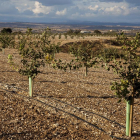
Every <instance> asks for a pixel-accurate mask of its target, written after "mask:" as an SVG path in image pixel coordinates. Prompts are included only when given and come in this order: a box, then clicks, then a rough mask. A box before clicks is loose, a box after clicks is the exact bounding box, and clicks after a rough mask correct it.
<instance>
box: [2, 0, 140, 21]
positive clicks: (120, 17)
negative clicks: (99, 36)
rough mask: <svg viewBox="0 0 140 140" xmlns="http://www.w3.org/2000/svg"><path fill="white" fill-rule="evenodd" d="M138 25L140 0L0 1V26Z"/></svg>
mask: <svg viewBox="0 0 140 140" xmlns="http://www.w3.org/2000/svg"><path fill="white" fill-rule="evenodd" d="M69 20H76V21H77V20H79V21H100V22H133V23H140V0H0V22H16V21H18V22H23V21H24V22H65V21H69Z"/></svg>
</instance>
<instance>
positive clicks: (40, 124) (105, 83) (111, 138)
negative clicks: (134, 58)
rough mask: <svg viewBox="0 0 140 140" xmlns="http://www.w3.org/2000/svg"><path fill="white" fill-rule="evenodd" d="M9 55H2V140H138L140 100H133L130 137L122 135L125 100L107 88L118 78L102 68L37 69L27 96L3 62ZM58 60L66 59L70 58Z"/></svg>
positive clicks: (64, 56)
mask: <svg viewBox="0 0 140 140" xmlns="http://www.w3.org/2000/svg"><path fill="white" fill-rule="evenodd" d="M8 54H14V57H15V60H16V61H17V63H18V62H19V58H20V57H19V56H18V53H17V52H16V50H14V49H6V50H5V55H4V54H2V52H0V68H1V69H0V139H2V140H10V139H13V140H22V139H27V140H28V139H29V140H31V139H33V140H34V139H39V140H40V139H43V140H44V139H46V140H51V139H52V140H60V139H62V140H116V139H122V140H125V139H126V140H127V139H131V140H133V139H134V140H139V139H140V102H139V101H140V99H135V104H134V119H133V136H132V138H128V137H126V136H125V120H126V119H125V118H126V104H125V102H121V103H117V101H118V99H117V98H116V97H115V96H114V95H113V93H112V91H111V90H110V83H111V82H113V81H115V80H118V77H117V75H114V74H113V73H112V72H108V71H106V70H104V69H102V68H90V69H89V72H88V76H87V77H85V76H84V69H83V68H82V69H79V70H76V71H74V70H72V71H67V72H63V71H61V70H54V69H53V68H51V67H47V66H46V67H44V68H41V73H40V74H38V76H37V77H36V79H35V80H34V93H33V97H32V98H30V97H29V95H28V79H27V77H26V76H25V77H24V76H21V75H19V74H18V72H16V71H15V70H13V69H12V68H11V67H10V66H9V64H8V63H7V56H8ZM56 57H57V58H62V59H65V60H69V59H70V58H71V57H70V56H69V55H68V54H64V53H60V54H58V55H56Z"/></svg>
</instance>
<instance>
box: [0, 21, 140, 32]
mask: <svg viewBox="0 0 140 140" xmlns="http://www.w3.org/2000/svg"><path fill="white" fill-rule="evenodd" d="M4 27H10V28H27V27H28V28H38V29H43V28H47V27H50V28H54V29H55V28H56V29H59V28H60V29H87V30H95V29H99V30H117V29H126V30H131V29H140V23H109V22H108V23H107V22H90V21H89V22H88V21H81V22H80V21H67V22H57V23H32V22H0V28H4Z"/></svg>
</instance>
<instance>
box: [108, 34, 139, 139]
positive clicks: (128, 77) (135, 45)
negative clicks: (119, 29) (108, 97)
mask: <svg viewBox="0 0 140 140" xmlns="http://www.w3.org/2000/svg"><path fill="white" fill-rule="evenodd" d="M119 38H120V40H118V41H120V42H121V43H122V44H123V47H122V50H123V52H124V56H123V58H121V59H116V58H113V57H112V58H111V59H110V61H108V63H107V67H108V70H110V69H113V70H114V72H116V73H117V74H118V75H119V77H120V81H117V82H114V83H113V84H112V87H111V89H112V90H115V91H116V92H115V94H116V96H117V97H118V98H120V100H119V102H120V101H121V100H122V99H125V100H126V101H127V107H128V108H127V116H126V135H127V136H130V137H131V135H132V122H133V106H134V98H136V97H139V96H140V57H139V54H138V50H139V49H140V42H139V41H140V34H139V33H137V34H136V36H135V37H134V38H131V39H128V38H127V37H126V36H125V35H124V34H123V33H122V34H121V35H120V36H119ZM129 105H130V106H129Z"/></svg>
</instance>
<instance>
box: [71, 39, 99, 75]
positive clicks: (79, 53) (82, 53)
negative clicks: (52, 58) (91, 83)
mask: <svg viewBox="0 0 140 140" xmlns="http://www.w3.org/2000/svg"><path fill="white" fill-rule="evenodd" d="M77 45H78V46H77ZM100 47H101V45H99V46H96V45H95V44H94V42H87V41H84V42H78V43H76V45H75V44H74V46H72V47H71V48H70V52H71V53H72V54H73V55H74V56H75V57H76V60H77V61H78V62H79V63H81V64H83V66H84V67H85V68H86V70H85V76H87V72H88V68H90V67H93V65H95V64H96V63H97V58H96V57H95V54H96V52H97V51H98V50H99V48H100Z"/></svg>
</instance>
